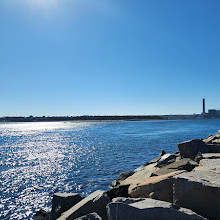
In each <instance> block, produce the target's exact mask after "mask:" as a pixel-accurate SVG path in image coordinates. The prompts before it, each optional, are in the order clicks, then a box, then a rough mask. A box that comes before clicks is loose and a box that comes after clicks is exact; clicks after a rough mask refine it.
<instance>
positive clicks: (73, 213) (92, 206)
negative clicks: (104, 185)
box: [58, 190, 111, 220]
mask: <svg viewBox="0 0 220 220" xmlns="http://www.w3.org/2000/svg"><path fill="white" fill-rule="evenodd" d="M110 201H111V199H110V198H109V197H108V195H107V194H106V193H105V192H104V191H101V190H97V191H95V192H94V193H92V194H90V195H89V196H87V197H86V198H84V199H83V200H81V201H80V202H78V203H77V204H76V205H74V206H73V207H72V208H70V209H69V210H67V211H66V212H64V213H63V214H62V215H61V216H60V217H59V218H58V219H59V220H64V219H68V220H72V219H76V218H79V217H81V216H83V215H87V214H89V213H92V212H96V213H97V214H98V215H99V216H100V217H101V218H102V219H107V215H106V205H107V204H108V203H109V202H110Z"/></svg>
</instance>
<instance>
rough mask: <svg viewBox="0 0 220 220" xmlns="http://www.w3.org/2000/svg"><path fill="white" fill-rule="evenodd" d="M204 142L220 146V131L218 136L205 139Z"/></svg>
mask: <svg viewBox="0 0 220 220" xmlns="http://www.w3.org/2000/svg"><path fill="white" fill-rule="evenodd" d="M203 142H205V143H206V144H216V145H219V144H220V130H219V131H218V133H217V134H215V135H210V136H209V137H208V138H206V139H203Z"/></svg>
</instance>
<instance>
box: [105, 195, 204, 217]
mask: <svg viewBox="0 0 220 220" xmlns="http://www.w3.org/2000/svg"><path fill="white" fill-rule="evenodd" d="M120 200H121V199H120ZM107 213H108V219H109V220H135V219H137V220H146V219H150V220H161V219H169V220H204V219H205V218H203V217H202V216H199V215H197V214H196V213H195V212H193V211H191V210H189V209H185V208H179V209H177V208H176V207H173V205H172V204H171V203H168V202H164V201H159V200H154V199H144V200H141V201H139V202H136V201H134V202H133V203H129V204H127V203H123V202H117V200H115V201H114V202H112V203H109V204H108V205H107Z"/></svg>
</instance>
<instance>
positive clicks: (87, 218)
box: [75, 212, 102, 220]
mask: <svg viewBox="0 0 220 220" xmlns="http://www.w3.org/2000/svg"><path fill="white" fill-rule="evenodd" d="M75 220H102V218H101V217H100V216H99V215H98V214H97V213H95V212H93V213H89V214H87V215H84V216H82V217H79V218H76V219H75Z"/></svg>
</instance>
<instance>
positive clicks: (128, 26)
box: [0, 0, 220, 116]
mask: <svg viewBox="0 0 220 220" xmlns="http://www.w3.org/2000/svg"><path fill="white" fill-rule="evenodd" d="M0 79H1V84H0V94H1V96H0V116H7V115H9V116H29V115H34V116H42V115H46V116H50V115H63V116H66V115H69V116H70V115H139V114H140V115H154V114H187V113H201V111H202V98H206V105H207V108H220V98H219V94H220V85H219V82H220V80H219V79H220V1H219V0H212V1H208V0H0Z"/></svg>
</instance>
